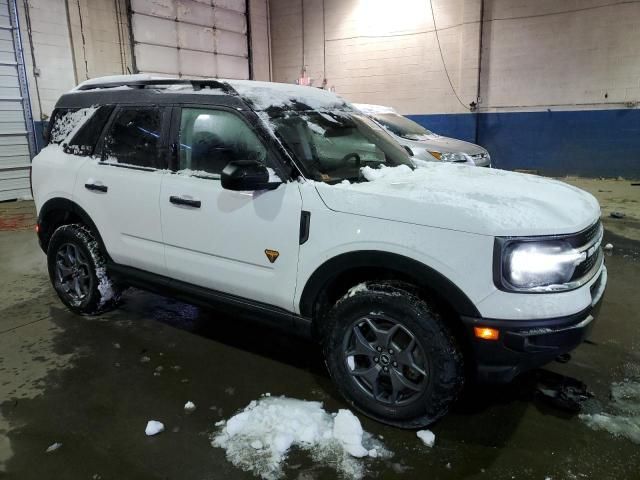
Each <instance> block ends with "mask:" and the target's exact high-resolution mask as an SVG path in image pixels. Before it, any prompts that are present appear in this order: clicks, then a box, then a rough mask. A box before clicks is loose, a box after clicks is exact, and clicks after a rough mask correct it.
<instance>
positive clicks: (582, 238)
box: [567, 221, 602, 249]
mask: <svg viewBox="0 0 640 480" xmlns="http://www.w3.org/2000/svg"><path fill="white" fill-rule="evenodd" d="M600 233H602V224H601V223H600V221H598V222H596V223H594V224H593V225H591V226H590V227H589V228H587V229H585V230H583V231H581V232H580V233H577V234H576V235H574V236H573V237H569V238H567V240H568V241H569V243H570V244H571V246H572V247H573V248H577V249H581V248H582V247H584V246H585V245H586V244H588V243H589V242H590V241H591V240H593V239H594V238H596V237H597V236H598V235H600Z"/></svg>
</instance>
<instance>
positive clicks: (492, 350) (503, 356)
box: [462, 267, 607, 383]
mask: <svg viewBox="0 0 640 480" xmlns="http://www.w3.org/2000/svg"><path fill="white" fill-rule="evenodd" d="M606 284H607V270H606V268H604V267H603V268H602V271H601V272H600V276H599V278H598V279H597V280H596V281H595V282H594V283H593V284H592V285H591V287H590V289H591V297H592V303H591V305H590V306H589V307H588V308H586V309H585V310H583V311H581V312H578V313H576V314H574V315H569V316H566V317H559V318H551V319H544V320H490V319H484V318H472V317H463V319H462V320H463V322H464V324H465V328H466V330H467V332H468V333H469V338H470V339H471V348H472V351H473V357H474V360H475V367H476V373H477V379H478V380H479V381H483V382H494V383H503V382H509V381H511V380H513V378H514V377H516V376H517V375H519V374H520V373H523V372H526V371H527V370H531V369H534V368H537V367H541V366H542V365H545V364H547V363H549V362H551V361H553V360H554V359H555V358H557V357H558V356H559V355H562V354H564V353H568V352H570V351H572V350H574V349H575V348H576V347H578V346H579V345H580V344H581V343H582V342H583V341H584V340H585V339H586V338H587V337H588V335H589V333H590V332H591V329H592V327H593V323H594V321H595V318H596V317H597V316H598V313H599V310H600V305H601V304H602V297H603V295H604V290H605V288H606ZM474 327H489V328H495V329H497V330H499V332H500V335H499V338H498V340H495V341H492V340H483V339H478V338H475V336H474Z"/></svg>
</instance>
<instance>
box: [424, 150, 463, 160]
mask: <svg viewBox="0 0 640 480" xmlns="http://www.w3.org/2000/svg"><path fill="white" fill-rule="evenodd" d="M429 153H430V154H431V155H432V156H433V157H434V158H436V159H437V160H440V161H442V162H456V163H458V162H460V163H466V162H468V161H469V157H468V155H467V154H466V153H462V152H455V153H453V152H435V151H434V152H429Z"/></svg>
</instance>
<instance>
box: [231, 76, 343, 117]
mask: <svg viewBox="0 0 640 480" xmlns="http://www.w3.org/2000/svg"><path fill="white" fill-rule="evenodd" d="M223 81H224V82H225V83H228V84H229V85H231V86H232V87H233V89H234V90H235V91H236V92H238V94H239V95H240V96H241V97H244V98H246V99H247V100H250V101H251V102H252V104H253V106H254V108H255V109H256V110H266V109H268V108H270V107H283V106H287V105H291V104H292V103H294V102H297V103H301V104H304V105H307V106H309V107H310V108H311V109H313V110H335V109H345V108H347V107H348V105H347V103H346V102H345V101H344V100H343V99H342V98H340V97H339V96H337V95H336V94H335V93H333V92H329V91H328V90H322V89H321V88H316V87H305V86H301V85H293V84H290V83H274V82H256V81H254V80H223Z"/></svg>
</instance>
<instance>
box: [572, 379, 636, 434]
mask: <svg viewBox="0 0 640 480" xmlns="http://www.w3.org/2000/svg"><path fill="white" fill-rule="evenodd" d="M611 399H612V401H611V403H610V404H609V410H610V412H602V413H594V414H585V415H580V418H581V419H582V420H583V421H584V422H585V423H586V424H587V425H588V426H589V427H591V428H593V429H594V430H604V431H607V432H609V433H610V434H612V435H614V436H616V437H617V436H621V437H625V438H628V439H629V440H631V441H632V442H634V443H638V444H640V382H623V383H614V384H613V385H612V386H611Z"/></svg>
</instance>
